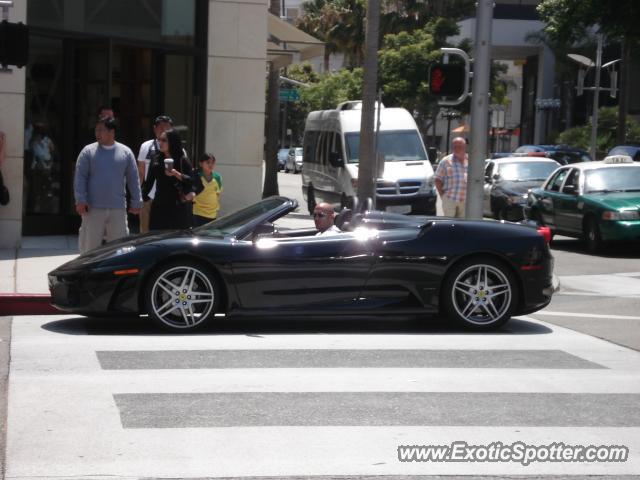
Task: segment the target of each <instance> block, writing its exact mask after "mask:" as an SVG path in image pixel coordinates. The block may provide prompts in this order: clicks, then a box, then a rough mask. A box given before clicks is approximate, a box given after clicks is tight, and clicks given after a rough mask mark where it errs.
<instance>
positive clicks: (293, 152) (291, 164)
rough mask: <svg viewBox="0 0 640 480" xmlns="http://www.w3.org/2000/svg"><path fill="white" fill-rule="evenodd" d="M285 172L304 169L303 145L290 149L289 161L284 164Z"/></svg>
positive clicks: (296, 171) (295, 171)
mask: <svg viewBox="0 0 640 480" xmlns="http://www.w3.org/2000/svg"><path fill="white" fill-rule="evenodd" d="M284 171H285V172H293V173H298V172H301V171H302V147H293V148H290V149H289V155H288V156H287V163H286V164H285V166H284Z"/></svg>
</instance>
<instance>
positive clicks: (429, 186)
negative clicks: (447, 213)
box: [419, 178, 436, 193]
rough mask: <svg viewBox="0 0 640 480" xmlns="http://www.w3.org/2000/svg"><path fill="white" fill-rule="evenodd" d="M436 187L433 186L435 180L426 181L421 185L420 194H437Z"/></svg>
mask: <svg viewBox="0 0 640 480" xmlns="http://www.w3.org/2000/svg"><path fill="white" fill-rule="evenodd" d="M435 189H436V187H435V186H434V185H433V179H432V178H431V179H429V180H426V181H424V182H422V183H421V184H420V190H419V191H420V193H435Z"/></svg>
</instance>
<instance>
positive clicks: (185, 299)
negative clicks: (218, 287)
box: [149, 265, 216, 329]
mask: <svg viewBox="0 0 640 480" xmlns="http://www.w3.org/2000/svg"><path fill="white" fill-rule="evenodd" d="M150 300H151V301H150V307H151V309H152V310H153V316H154V317H155V318H156V319H157V320H159V321H160V322H162V323H163V324H165V325H166V326H167V327H170V328H172V329H192V328H195V327H197V326H199V325H200V324H201V323H202V322H203V321H205V320H206V319H207V318H208V317H209V314H210V313H211V310H212V309H213V308H214V306H215V301H216V298H215V290H214V287H213V285H212V283H211V281H210V280H209V278H208V277H207V275H206V274H205V273H204V272H202V271H201V270H199V269H198V268H195V267H193V266H186V265H185V266H177V267H173V268H170V269H168V270H165V271H163V272H162V273H161V274H160V275H159V276H158V277H157V278H156V279H155V281H154V282H153V287H152V289H151V298H150ZM149 313H151V312H149Z"/></svg>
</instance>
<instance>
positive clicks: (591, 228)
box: [582, 216, 602, 253]
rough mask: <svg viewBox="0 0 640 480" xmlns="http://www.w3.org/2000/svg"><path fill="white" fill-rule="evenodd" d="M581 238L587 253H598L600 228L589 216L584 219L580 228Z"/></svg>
mask: <svg viewBox="0 0 640 480" xmlns="http://www.w3.org/2000/svg"><path fill="white" fill-rule="evenodd" d="M582 236H583V239H584V244H585V246H586V247H587V251H588V252H589V253H598V252H600V251H601V250H602V236H601V235H600V226H599V225H598V221H597V220H596V218H595V217H593V216H590V217H587V218H586V219H585V221H584V224H583V227H582Z"/></svg>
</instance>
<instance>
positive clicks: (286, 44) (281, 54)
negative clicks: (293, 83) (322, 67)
mask: <svg viewBox="0 0 640 480" xmlns="http://www.w3.org/2000/svg"><path fill="white" fill-rule="evenodd" d="M267 33H268V39H267V60H269V61H270V62H273V64H274V66H275V67H276V68H282V67H286V66H287V65H290V64H292V63H294V62H295V61H298V60H299V61H304V60H309V59H311V58H315V57H321V56H324V43H323V42H321V41H320V40H318V39H317V38H315V37H312V36H311V35H309V34H308V33H305V32H303V31H302V30H299V29H297V28H296V27H294V26H293V25H291V24H290V23H289V22H286V21H284V20H281V19H280V18H278V17H276V16H275V15H273V14H271V13H267Z"/></svg>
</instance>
